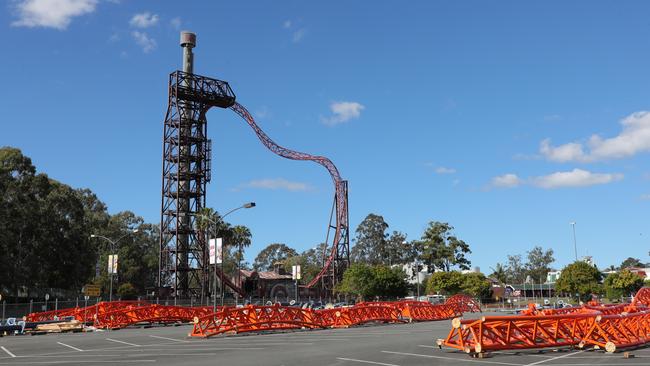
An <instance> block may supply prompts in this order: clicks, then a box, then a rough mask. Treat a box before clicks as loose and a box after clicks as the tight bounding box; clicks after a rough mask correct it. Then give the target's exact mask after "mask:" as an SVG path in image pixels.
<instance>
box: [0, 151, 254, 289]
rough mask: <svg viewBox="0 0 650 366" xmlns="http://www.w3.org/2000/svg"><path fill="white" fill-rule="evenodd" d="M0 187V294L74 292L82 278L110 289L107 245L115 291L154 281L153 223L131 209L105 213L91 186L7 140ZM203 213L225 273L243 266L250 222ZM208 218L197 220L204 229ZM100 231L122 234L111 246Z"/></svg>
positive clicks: (156, 232) (146, 285) (1, 159)
mask: <svg viewBox="0 0 650 366" xmlns="http://www.w3.org/2000/svg"><path fill="white" fill-rule="evenodd" d="M0 193H1V198H0V199H1V200H2V201H1V202H0V233H1V234H0V253H2V255H1V256H0V294H2V295H3V297H4V298H5V299H6V298H17V297H25V296H27V297H42V296H43V295H45V293H49V292H50V291H59V292H60V293H62V295H60V296H66V294H67V295H68V296H69V297H72V296H76V295H77V294H79V291H80V290H81V288H82V287H83V286H84V285H86V284H97V285H100V286H101V288H102V290H103V292H104V293H108V288H109V282H110V277H109V275H108V266H107V263H108V255H109V254H113V253H116V254H117V255H118V258H119V264H118V273H117V275H116V276H115V278H116V279H117V282H116V283H115V285H116V286H115V288H114V291H115V294H117V296H118V297H122V298H134V297H136V296H141V295H144V294H145V291H146V289H148V288H154V287H155V286H156V285H157V278H158V259H159V237H160V228H159V225H155V224H151V223H147V222H145V220H144V219H143V218H142V217H140V216H138V215H136V214H135V213H133V212H131V211H123V212H118V213H116V214H109V213H108V208H107V206H106V204H105V203H104V202H102V201H101V200H100V199H99V198H98V197H97V195H96V194H95V193H93V192H92V191H91V190H89V189H75V188H72V187H70V186H69V185H67V184H64V183H62V182H59V181H57V180H55V179H52V178H50V177H48V176H47V174H45V173H42V172H37V169H36V167H35V166H34V165H33V164H32V161H31V159H30V158H29V157H27V156H25V155H23V153H22V152H21V151H20V150H19V149H16V148H12V147H2V148H0ZM202 214H204V215H205V216H206V217H210V218H211V219H212V220H213V221H215V222H217V223H218V224H219V227H218V232H219V236H220V237H223V238H224V243H225V244H226V245H225V248H224V256H225V259H226V261H225V264H224V265H225V268H224V270H225V271H226V273H229V274H230V273H235V271H236V270H237V267H238V265H237V264H238V263H241V266H242V267H243V268H248V264H247V263H245V262H244V261H243V249H244V248H246V247H248V246H249V245H250V243H251V232H250V230H249V229H248V228H247V227H245V226H231V225H230V224H228V223H227V222H224V221H223V220H221V218H220V216H219V213H218V212H215V211H213V210H206V211H204V212H202ZM201 217H203V216H201ZM207 226H208V225H207V224H206V223H205V221H204V220H197V229H198V230H199V231H200V232H202V233H204V235H205V233H206V231H205V230H206V229H207ZM136 229H137V231H136ZM212 229H214V227H212ZM134 231H136V232H134ZM91 235H92V236H93V237H91ZM102 237H105V238H108V239H111V240H113V241H115V240H117V239H118V238H120V240H119V241H118V242H117V246H116V248H114V250H115V252H111V246H112V245H111V243H110V242H109V241H108V240H105V239H103V238H102ZM202 239H203V240H205V239H207V238H206V237H205V236H204V237H203V238H202ZM52 295H54V294H52Z"/></svg>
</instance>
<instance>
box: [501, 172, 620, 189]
mask: <svg viewBox="0 0 650 366" xmlns="http://www.w3.org/2000/svg"><path fill="white" fill-rule="evenodd" d="M622 179H623V174H619V173H611V174H610V173H592V172H589V171H586V170H582V169H573V170H571V171H566V172H555V173H551V174H548V175H542V176H538V177H530V178H528V179H521V178H519V177H518V176H517V175H516V174H512V173H510V174H504V175H500V176H498V177H494V178H492V181H491V182H490V186H489V187H492V188H514V187H518V186H521V185H532V186H535V187H538V188H543V189H555V188H575V187H587V186H593V185H599V184H608V183H613V182H616V181H620V180H622Z"/></svg>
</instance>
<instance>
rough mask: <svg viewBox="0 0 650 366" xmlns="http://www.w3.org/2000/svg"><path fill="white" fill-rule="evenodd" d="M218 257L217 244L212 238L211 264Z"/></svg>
mask: <svg viewBox="0 0 650 366" xmlns="http://www.w3.org/2000/svg"><path fill="white" fill-rule="evenodd" d="M216 257H217V244H216V242H215V240H214V239H210V264H214V263H215V261H216Z"/></svg>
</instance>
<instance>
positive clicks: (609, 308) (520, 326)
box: [437, 288, 650, 353]
mask: <svg viewBox="0 0 650 366" xmlns="http://www.w3.org/2000/svg"><path fill="white" fill-rule="evenodd" d="M649 304H650V288H642V289H641V290H639V291H638V292H637V294H636V296H635V297H634V299H633V301H632V303H631V304H617V305H602V304H598V303H597V302H590V303H589V304H587V305H584V306H581V307H572V308H563V309H544V310H537V309H536V308H535V306H534V305H532V306H529V309H528V310H526V311H524V312H522V315H516V316H493V317H481V318H480V319H473V320H472V319H461V318H454V319H453V320H452V323H451V324H452V328H451V330H450V331H449V334H448V335H447V338H446V339H439V340H438V341H437V344H438V346H440V347H442V346H447V347H451V348H455V349H458V350H462V351H464V352H467V353H474V352H476V353H481V352H487V351H496V350H517V349H532V348H546V347H563V346H565V347H566V346H571V347H573V346H577V347H580V348H582V347H586V346H593V347H594V348H598V349H605V351H607V352H615V351H616V350H620V349H623V348H626V347H634V346H639V345H643V344H646V343H648V342H650V310H648V305H649Z"/></svg>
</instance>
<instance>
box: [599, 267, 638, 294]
mask: <svg viewBox="0 0 650 366" xmlns="http://www.w3.org/2000/svg"><path fill="white" fill-rule="evenodd" d="M603 285H604V287H605V293H606V295H607V298H608V299H617V298H620V297H623V296H631V295H632V294H633V293H635V292H637V291H638V290H639V289H640V288H641V287H643V278H641V277H640V276H639V275H637V274H636V273H633V272H630V271H629V270H627V269H624V270H622V271H620V272H618V273H612V274H610V275H608V276H607V277H606V278H605V281H604V283H603Z"/></svg>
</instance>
